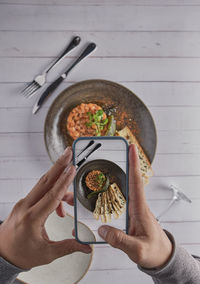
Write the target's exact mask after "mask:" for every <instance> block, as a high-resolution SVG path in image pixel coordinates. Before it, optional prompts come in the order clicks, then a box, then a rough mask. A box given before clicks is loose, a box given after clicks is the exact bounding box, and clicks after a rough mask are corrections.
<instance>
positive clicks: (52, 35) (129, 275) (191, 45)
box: [0, 0, 200, 284]
mask: <svg viewBox="0 0 200 284" xmlns="http://www.w3.org/2000/svg"><path fill="white" fill-rule="evenodd" d="M0 3H1V4H0V190H1V194H0V218H1V219H3V218H5V217H6V216H7V215H8V213H9V211H10V210H11V208H12V207H13V205H14V204H15V202H16V201H17V200H18V199H19V198H21V197H23V196H24V195H25V194H26V193H27V192H28V191H29V190H30V189H31V188H32V186H33V185H34V183H35V182H36V180H37V179H38V178H39V177H40V176H41V175H42V174H43V173H44V172H45V171H46V170H47V169H48V168H49V167H50V166H51V163H50V161H49V158H48V156H47V153H46V150H45V147H44V142H43V126H44V119H45V116H46V113H47V111H48V107H49V106H50V104H51V102H52V101H53V99H54V98H55V97H56V96H57V95H58V93H59V92H60V91H61V90H63V89H64V88H66V87H67V86H69V85H71V84H72V83H74V82H78V81H81V80H85V79H92V78H103V79H108V80H113V81H116V82H120V83H121V84H123V85H125V86H127V87H128V88H130V89H131V90H133V91H134V92H135V93H136V94H137V95H138V96H139V97H140V98H141V99H142V100H143V101H144V102H145V103H146V104H147V106H148V107H149V109H150V111H151V113H152V115H153V117H154V119H155V123H156V127H157V133H158V147H157V153H156V158H155V160H154V163H153V169H154V172H155V176H154V177H153V178H151V181H150V184H149V185H148V186H147V187H146V197H147V199H148V204H149V206H150V208H151V209H152V211H153V213H154V214H155V215H157V214H158V213H159V212H160V211H161V210H162V209H163V207H164V206H166V205H167V204H168V202H169V200H170V197H171V192H170V190H169V185H170V184H171V183H173V184H176V185H178V186H180V187H181V188H182V190H183V191H184V192H185V193H186V194H187V196H188V197H189V198H191V199H192V204H187V203H186V202H183V201H182V202H179V203H178V204H176V205H175V206H174V207H173V208H172V209H171V210H170V211H169V212H168V213H167V214H166V215H165V217H164V218H163V221H164V222H163V227H164V228H166V229H168V230H169V231H171V232H172V233H173V234H174V236H175V237H176V239H177V240H178V241H179V242H180V243H181V244H182V245H183V246H184V247H185V248H186V249H188V251H190V252H191V253H195V254H199V255H200V210H199V208H200V123H199V121H200V1H199V0H174V1H172V0H141V1H140V0H126V1H124V0H116V1H114V0H108V1H106V0H82V1H81V0H77V1H73V0H69V1H67V0H7V1H6V0H0ZM73 35H80V36H81V38H82V43H86V42H88V41H94V42H96V43H97V45H98V49H97V51H96V52H95V53H93V55H92V56H91V57H90V58H88V59H86V60H85V62H84V63H81V64H80V65H79V66H77V67H76V69H74V70H73V72H72V73H71V74H70V75H69V77H68V78H67V80H66V81H65V83H63V84H62V85H61V86H60V87H59V88H58V90H57V91H56V92H55V93H54V95H52V97H51V98H50V99H49V100H48V101H47V102H46V104H45V105H44V106H43V108H42V109H41V111H39V113H38V114H37V115H36V116H33V115H32V114H31V110H32V106H33V104H34V102H35V100H36V97H34V98H32V99H29V100H25V99H24V98H23V97H22V96H20V95H19V91H20V90H21V89H22V88H23V87H24V85H25V83H26V82H28V81H30V80H32V78H33V77H34V75H36V74H37V73H39V72H40V71H42V69H43V68H44V67H46V65H47V64H48V63H49V62H51V61H52V60H53V58H55V56H56V55H57V54H58V53H59V52H60V51H61V50H62V49H63V48H64V47H65V46H66V44H67V43H68V42H69V40H70V38H71V37H72V36H73ZM81 48H82V47H81V46H80V47H78V48H77V50H76V51H74V52H73V53H70V55H69V56H67V58H66V59H65V60H64V61H63V62H62V64H60V65H59V67H58V68H56V70H55V71H54V72H52V74H51V75H50V76H49V77H48V81H49V82H51V81H52V80H53V78H55V76H56V75H57V74H59V72H61V70H63V69H64V68H65V67H66V65H67V64H68V63H70V62H71V61H72V60H73V57H74V56H76V55H77V53H79V51H80V50H81ZM111 281H112V283H116V284H121V283H127V284H129V283H130V284H132V283H139V282H140V283H152V280H151V279H150V278H149V277H148V276H146V275H145V274H143V273H141V272H140V271H139V270H137V267H136V265H135V264H133V263H132V262H131V261H130V260H129V259H128V257H126V255H124V254H123V253H122V252H120V251H118V250H115V249H112V248H110V247H108V246H102V245H101V246H97V247H96V248H95V254H94V260H93V263H92V266H91V268H90V270H89V272H88V273H87V275H86V276H85V277H84V279H83V280H82V281H81V283H82V284H86V283H87V284H88V283H89V284H90V283H96V284H99V283H110V282H111Z"/></svg>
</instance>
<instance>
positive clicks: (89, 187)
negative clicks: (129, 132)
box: [72, 136, 128, 244]
mask: <svg viewBox="0 0 200 284" xmlns="http://www.w3.org/2000/svg"><path fill="white" fill-rule="evenodd" d="M72 149H73V164H74V165H75V167H76V170H77V173H76V177H75V179H74V184H73V185H74V220H75V238H76V240H77V241H79V242H80V243H83V244H102V243H105V241H104V240H103V239H102V238H101V237H100V236H99V234H98V228H99V227H100V226H102V225H105V224H106V225H110V226H113V227H115V228H118V229H120V230H122V231H124V232H125V233H128V143H127V141H126V140H125V139H124V138H122V137H117V136H114V137H80V138H78V139H76V140H75V141H74V143H73V146H72ZM78 222H81V223H84V224H85V225H86V226H87V227H89V229H90V230H91V231H92V233H93V237H91V236H90V237H89V236H82V235H81V234H79V231H78V225H77V224H78Z"/></svg>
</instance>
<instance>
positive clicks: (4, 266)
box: [0, 221, 28, 284]
mask: <svg viewBox="0 0 200 284" xmlns="http://www.w3.org/2000/svg"><path fill="white" fill-rule="evenodd" d="M1 223H2V221H0V224H1ZM25 271H28V270H23V269H21V268H19V267H17V266H15V265H13V264H11V263H9V262H8V261H6V260H5V259H4V258H3V257H1V256H0V284H11V283H13V282H14V281H15V279H16V277H17V275H18V274H19V273H20V272H25Z"/></svg>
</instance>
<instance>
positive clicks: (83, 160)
mask: <svg viewBox="0 0 200 284" xmlns="http://www.w3.org/2000/svg"><path fill="white" fill-rule="evenodd" d="M85 160H86V158H84V159H82V160H80V162H78V163H77V164H76V168H77V169H78V168H79V167H80V166H81V165H82V164H83V163H84V162H85Z"/></svg>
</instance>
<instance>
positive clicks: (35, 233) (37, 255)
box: [0, 148, 91, 284]
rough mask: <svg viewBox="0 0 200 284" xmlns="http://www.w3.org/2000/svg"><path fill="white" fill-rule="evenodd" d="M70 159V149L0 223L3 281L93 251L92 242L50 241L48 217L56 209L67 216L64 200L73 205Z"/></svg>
mask: <svg viewBox="0 0 200 284" xmlns="http://www.w3.org/2000/svg"><path fill="white" fill-rule="evenodd" d="M71 159H72V151H71V149H70V148H67V149H66V151H65V152H64V154H63V155H62V156H61V157H60V158H59V159H58V161H57V162H56V163H55V165H54V166H53V167H52V168H51V169H50V170H49V171H48V172H47V173H46V174H45V175H44V176H43V177H42V178H41V179H40V180H39V182H38V183H37V184H36V185H35V186H34V188H33V189H32V190H31V192H30V193H29V194H28V195H27V196H26V197H25V198H23V199H21V200H20V201H19V202H18V203H17V204H16V205H15V206H14V208H13V210H12V212H11V213H10V215H9V216H8V218H7V219H6V220H5V221H4V222H3V223H2V224H1V225H0V284H7V283H12V282H13V281H14V279H15V278H16V277H17V275H18V273H19V272H22V271H26V270H29V269H31V268H32V267H35V266H39V265H43V264H48V263H50V262H52V261H53V260H55V259H57V258H59V257H62V256H64V255H67V254H71V253H73V252H76V251H81V252H85V253H90V252H91V247H90V246H89V245H83V244H80V243H78V242H77V241H76V240H75V239H66V240H62V241H58V242H55V241H51V240H50V239H49V237H48V235H47V232H46V230H45V222H46V219H47V218H48V216H49V215H50V214H51V213H52V212H53V211H55V210H56V212H57V214H58V215H59V216H60V217H63V216H65V212H64V209H63V205H62V201H63V200H64V201H66V202H67V203H68V204H71V205H73V195H72V194H70V193H69V192H67V188H68V186H69V185H70V184H71V182H72V180H73V179H74V176H75V167H74V166H72V165H71V164H70V162H71Z"/></svg>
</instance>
